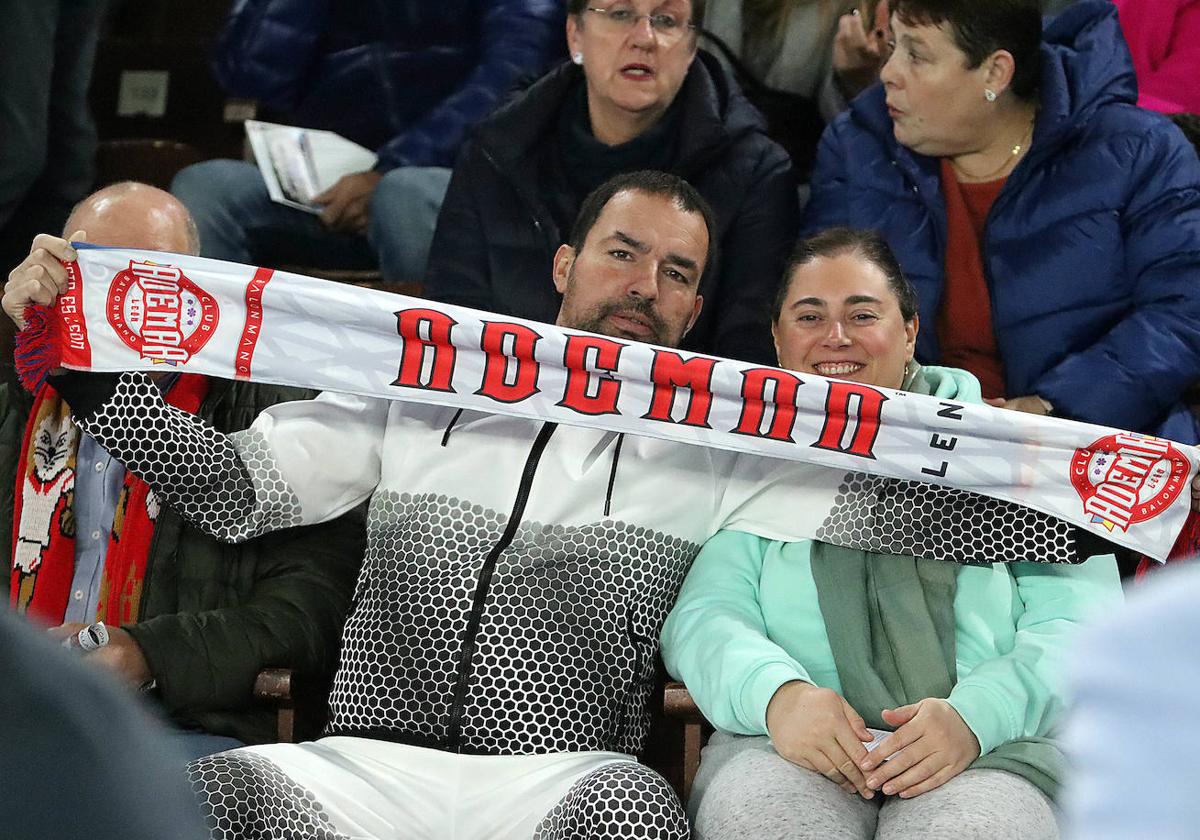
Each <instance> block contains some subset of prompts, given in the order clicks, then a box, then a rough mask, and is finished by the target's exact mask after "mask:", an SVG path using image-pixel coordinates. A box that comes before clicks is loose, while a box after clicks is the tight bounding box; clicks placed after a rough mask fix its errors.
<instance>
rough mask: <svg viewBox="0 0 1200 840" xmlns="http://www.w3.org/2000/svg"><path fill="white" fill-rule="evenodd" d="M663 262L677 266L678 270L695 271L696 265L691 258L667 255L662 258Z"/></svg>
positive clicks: (680, 255)
mask: <svg viewBox="0 0 1200 840" xmlns="http://www.w3.org/2000/svg"><path fill="white" fill-rule="evenodd" d="M663 262H667V263H671V264H672V265H677V266H679V267H680V268H686V269H687V270H688V271H695V270H696V266H697V263H696V261H695V260H693V259H692V258H691V257H685V256H683V255H682V254H667V255H666V256H665V257H663Z"/></svg>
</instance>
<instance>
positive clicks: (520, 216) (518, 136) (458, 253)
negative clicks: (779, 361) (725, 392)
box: [425, 51, 799, 363]
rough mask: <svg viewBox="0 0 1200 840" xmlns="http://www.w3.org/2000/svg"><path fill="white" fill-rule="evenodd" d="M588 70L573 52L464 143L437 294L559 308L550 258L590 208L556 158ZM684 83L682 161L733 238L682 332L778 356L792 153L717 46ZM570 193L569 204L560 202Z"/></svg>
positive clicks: (551, 314) (711, 343) (437, 256)
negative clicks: (777, 314) (775, 341)
mask: <svg viewBox="0 0 1200 840" xmlns="http://www.w3.org/2000/svg"><path fill="white" fill-rule="evenodd" d="M583 84H584V79H583V71H582V70H581V69H580V68H578V67H575V66H574V65H571V64H564V65H562V66H560V67H558V68H556V69H555V70H552V71H551V72H550V73H548V74H547V75H545V76H543V77H542V78H541V79H539V80H538V81H537V82H536V83H534V84H533V85H532V86H531V87H530V88H529V89H528V90H526V91H525V92H524V93H522V94H521V95H519V96H518V97H516V98H515V99H513V100H512V101H511V102H510V103H508V104H507V105H506V106H505V107H503V108H501V109H500V110H499V111H497V112H496V113H495V114H493V115H492V116H491V117H489V118H488V119H487V120H484V121H483V122H482V123H480V124H479V126H478V127H477V128H476V129H475V131H474V133H473V134H472V136H471V137H470V139H469V140H468V141H467V142H466V144H464V146H463V149H462V151H461V152H460V153H459V158H458V163H457V165H456V166H455V168H454V176H453V178H452V179H451V181H450V188H449V190H448V192H447V193H446V200H445V203H444V204H443V205H442V210H441V215H440V216H439V217H438V226H437V233H436V235H435V236H434V241H433V250H432V252H431V254H430V259H429V270H428V272H427V275H426V286H425V291H426V294H427V295H428V296H429V297H431V298H433V299H434V300H439V301H443V302H445V303H456V304H462V305H464V306H471V307H475V308H476V309H484V310H489V311H493V312H500V313H502V314H506V315H514V316H517V317H521V318H530V319H532V320H535V321H545V322H553V321H554V319H555V317H556V316H557V314H558V308H559V303H560V298H559V296H558V293H557V292H556V291H555V289H554V285H553V283H552V282H551V264H552V261H553V258H554V252H555V251H556V250H557V249H558V246H559V245H561V244H562V243H563V242H564V241H566V238H567V236H568V235H569V233H570V225H571V224H572V223H573V222H574V218H575V215H576V213H577V212H578V210H579V207H578V201H577V200H575V199H571V200H565V197H567V196H571V195H572V194H573V193H572V190H571V188H570V187H569V185H568V184H567V183H566V179H565V176H564V174H563V173H562V171H561V169H560V168H559V167H558V166H556V162H557V161H559V160H560V159H561V158H560V155H559V151H558V149H557V148H556V145H557V142H558V136H559V134H558V122H559V119H560V115H561V114H562V113H563V108H564V104H565V103H566V102H567V101H568V99H569V98H570V97H571V96H572V95H574V94H575V92H576V91H577V90H578V89H579V87H580V86H582V85H583ZM679 97H680V105H681V107H682V112H681V114H680V125H679V135H678V138H677V139H676V143H675V145H676V149H677V152H676V155H675V161H674V163H673V165H672V166H671V167H670V171H671V172H672V173H674V174H676V175H678V176H680V177H682V178H685V179H686V180H688V181H689V182H691V184H692V185H693V186H695V187H696V189H697V190H699V191H700V193H701V194H702V195H703V196H704V198H705V199H707V201H708V202H709V204H711V205H712V208H713V211H714V212H715V214H716V218H717V225H718V228H719V230H720V245H721V258H720V259H721V261H720V266H719V271H718V272H716V273H709V274H708V276H707V277H706V278H705V281H704V283H703V284H702V285H701V288H700V293H701V294H702V295H704V309H703V311H702V312H701V313H700V318H699V320H698V321H697V322H696V325H695V327H694V328H693V329H692V331H691V332H690V333H689V334H688V336H687V338H686V339H685V340H684V342H683V346H684V347H685V348H687V349H689V350H699V351H702V352H708V353H715V354H717V355H721V356H727V357H729V358H733V359H739V360H744V361H751V362H764V363H772V362H774V360H775V351H774V348H773V346H772V343H771V333H770V328H769V314H768V310H769V306H770V299H771V297H772V296H773V294H774V291H775V287H776V285H777V284H778V282H779V280H780V276H781V273H782V270H783V263H784V260H785V259H786V257H787V254H788V251H789V250H790V249H791V246H792V243H793V241H794V239H795V235H796V230H797V228H798V224H799V222H798V220H799V209H798V206H797V195H796V181H795V176H794V174H793V172H792V168H791V162H790V161H789V159H788V156H787V153H786V152H784V151H783V149H782V148H780V147H779V146H778V145H776V144H775V143H774V142H773V141H771V140H770V139H768V137H767V136H766V134H764V133H763V122H762V117H761V116H760V115H759V113H758V112H757V111H756V110H754V108H753V106H751V105H750V103H749V102H748V101H747V100H746V99H745V97H744V96H742V94H741V92H740V91H739V90H737V88H736V85H735V83H734V82H733V81H732V79H730V78H729V77H728V76H727V75H726V73H725V71H724V70H722V69H721V67H720V65H719V64H718V63H717V61H716V60H715V59H714V58H713V57H712V56H710V55H708V54H707V53H705V52H703V51H700V52H699V53H698V54H697V57H696V60H695V61H694V62H693V64H692V67H691V69H690V70H689V71H688V75H687V78H686V79H685V80H684V83H683V87H682V88H681V89H680V92H679ZM613 174H616V173H613ZM562 207H565V208H566V212H563V211H562V210H556V208H562Z"/></svg>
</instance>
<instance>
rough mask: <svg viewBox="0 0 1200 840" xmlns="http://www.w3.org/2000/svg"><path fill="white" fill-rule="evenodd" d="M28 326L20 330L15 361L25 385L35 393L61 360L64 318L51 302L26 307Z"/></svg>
mask: <svg viewBox="0 0 1200 840" xmlns="http://www.w3.org/2000/svg"><path fill="white" fill-rule="evenodd" d="M24 315H25V329H23V330H21V331H20V332H18V333H17V336H16V347H15V350H14V354H13V357H14V361H15V362H16V366H17V378H18V379H20V381H21V385H22V387H24V388H25V390H27V391H29V392H30V393H31V394H36V393H37V392H38V389H39V388H40V387H41V386H42V383H43V382H44V381H45V380H46V377H47V376H48V375H49V374H50V371H52V370H54V369H55V368H57V367H59V365H60V364H61V363H62V351H63V347H62V321H61V319H60V318H59V317H58V312H57V311H56V310H54V309H51V308H50V307H48V306H40V305H37V304H33V305H30V306H27V307H26V308H25V313H24Z"/></svg>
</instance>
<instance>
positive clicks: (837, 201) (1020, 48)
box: [805, 0, 1200, 443]
mask: <svg viewBox="0 0 1200 840" xmlns="http://www.w3.org/2000/svg"><path fill="white" fill-rule="evenodd" d="M893 6H894V12H893V15H892V28H893V34H894V35H895V37H896V44H897V48H896V51H895V53H893V54H892V57H891V58H890V59H889V61H888V63H887V64H886V65H885V66H884V68H883V71H882V73H881V79H882V81H883V85H881V86H879V87H877V88H874V89H872V90H870V91H868V92H867V93H866V94H864V95H863V96H861V97H859V98H858V99H857V100H855V102H854V103H852V105H851V108H850V110H849V111H848V112H847V113H845V114H843V115H841V116H840V117H839V118H838V119H837V120H836V121H834V122H833V123H832V124H831V125H830V127H829V128H828V130H827V131H826V134H825V137H824V138H823V140H822V147H821V151H820V154H819V157H818V162H817V172H816V174H815V175H814V178H813V197H812V200H811V202H810V203H809V205H808V215H807V218H806V221H805V229H806V231H817V230H821V229H824V228H828V227H833V226H838V225H844V224H847V223H850V222H853V223H854V224H856V225H862V226H866V227H874V228H877V229H879V230H880V231H881V232H882V233H883V234H884V236H885V238H886V239H887V240H888V242H889V244H890V245H891V246H892V249H893V250H894V251H895V252H896V255H897V256H898V257H899V259H900V263H901V265H902V266H903V268H904V271H905V274H906V275H907V276H908V277H909V278H910V279H911V280H912V281H913V285H914V286H915V287H916V289H917V294H918V297H919V300H920V311H921V318H922V321H923V322H924V323H925V324H926V325H927V327H929V326H933V327H934V328H933V329H927V330H925V331H922V333H921V335H920V337H919V338H918V340H917V358H918V359H920V360H921V361H923V362H926V363H937V364H945V365H953V366H957V367H964V368H967V369H968V370H970V371H971V372H972V373H974V374H976V375H977V376H978V377H979V378H980V380H981V381H982V384H983V392H984V396H985V397H990V398H992V401H993V404H1000V405H1005V406H1007V407H1009V408H1013V409H1018V410H1023V411H1030V412H1033V413H1038V414H1045V413H1048V412H1053V413H1054V414H1055V415H1058V416H1063V417H1069V418H1073V419H1078V420H1085V421H1089V422H1093V423H1101V424H1105V425H1110V426H1117V427H1119V428H1125V429H1134V430H1138V431H1143V432H1152V433H1154V434H1159V435H1163V436H1165V437H1169V438H1173V439H1175V440H1179V441H1183V442H1185V443H1194V442H1196V441H1197V440H1200V426H1198V425H1197V422H1196V419H1195V418H1194V417H1193V416H1192V414H1191V412H1190V411H1188V409H1187V407H1186V406H1185V405H1184V402H1183V400H1182V396H1183V393H1184V391H1185V390H1186V389H1187V388H1188V387H1189V386H1190V385H1191V384H1192V383H1193V382H1195V381H1196V380H1197V379H1198V378H1200V285H1198V284H1200V165H1198V164H1197V161H1196V156H1195V154H1194V153H1193V151H1192V149H1191V148H1190V147H1188V145H1187V144H1186V142H1185V141H1184V139H1183V137H1182V136H1181V134H1180V133H1179V131H1178V130H1177V129H1176V128H1175V127H1174V126H1172V125H1170V123H1169V122H1168V121H1167V120H1166V119H1165V118H1163V117H1161V116H1159V115H1157V114H1152V113H1150V112H1147V111H1144V110H1142V109H1139V108H1137V107H1135V105H1134V99H1135V97H1136V91H1135V88H1134V77H1133V73H1132V72H1131V65H1130V61H1129V52H1128V50H1127V49H1126V47H1125V42H1124V39H1123V38H1122V37H1121V32H1120V27H1119V23H1118V20H1117V12H1116V8H1115V7H1114V6H1113V5H1112V4H1111V3H1108V2H1101V1H1100V0H1083V1H1082V2H1078V3H1075V4H1073V5H1072V6H1070V7H1069V8H1068V9H1067V10H1066V11H1065V12H1063V13H1062V14H1061V15H1059V16H1058V17H1057V18H1055V19H1054V20H1053V21H1052V22H1051V23H1050V25H1049V27H1048V28H1047V30H1046V32H1045V35H1044V39H1043V38H1042V37H1041V17H1040V14H1039V6H1038V4H1037V3H1036V2H1034V0H994V2H989V3H986V4H982V5H981V4H978V3H973V2H968V0H948V1H947V2H937V3H935V2H931V0H897V2H895V3H894V4H893ZM985 222H986V225H985Z"/></svg>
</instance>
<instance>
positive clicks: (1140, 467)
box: [1071, 432, 1190, 531]
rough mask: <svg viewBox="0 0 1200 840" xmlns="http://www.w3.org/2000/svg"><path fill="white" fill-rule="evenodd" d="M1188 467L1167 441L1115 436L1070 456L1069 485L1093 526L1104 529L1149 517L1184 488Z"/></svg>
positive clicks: (1142, 436) (1119, 526)
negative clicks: (1081, 501)
mask: <svg viewBox="0 0 1200 840" xmlns="http://www.w3.org/2000/svg"><path fill="white" fill-rule="evenodd" d="M1189 468H1190V464H1189V462H1188V459H1187V457H1185V456H1184V455H1183V454H1182V453H1181V452H1180V451H1179V450H1178V449H1176V448H1175V447H1174V446H1172V445H1171V442H1170V441H1169V440H1164V439H1162V438H1156V437H1152V436H1150V435H1139V434H1132V433H1125V432H1120V433H1118V434H1115V435H1108V436H1106V437H1102V438H1100V440H1098V441H1096V442H1095V443H1093V444H1092V445H1091V446H1089V447H1087V448H1085V449H1076V450H1075V455H1074V456H1073V457H1072V458H1071V484H1072V485H1073V486H1074V487H1075V491H1076V492H1077V493H1079V497H1080V498H1081V499H1082V500H1083V510H1084V512H1085V513H1090V514H1091V515H1092V522H1096V523H1099V524H1102V525H1103V526H1104V527H1105V528H1107V529H1108V530H1109V531H1111V530H1113V529H1114V528H1120V529H1121V530H1122V531H1126V530H1128V529H1129V526H1130V525H1136V524H1137V523H1139V522H1145V521H1146V520H1147V519H1153V518H1154V517H1156V516H1158V515H1159V514H1160V513H1162V512H1163V511H1165V510H1166V509H1167V508H1169V507H1170V506H1171V503H1172V502H1174V501H1175V499H1177V498H1178V497H1179V494H1180V493H1182V492H1183V491H1184V488H1185V487H1186V486H1187V476H1188V470H1189Z"/></svg>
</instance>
